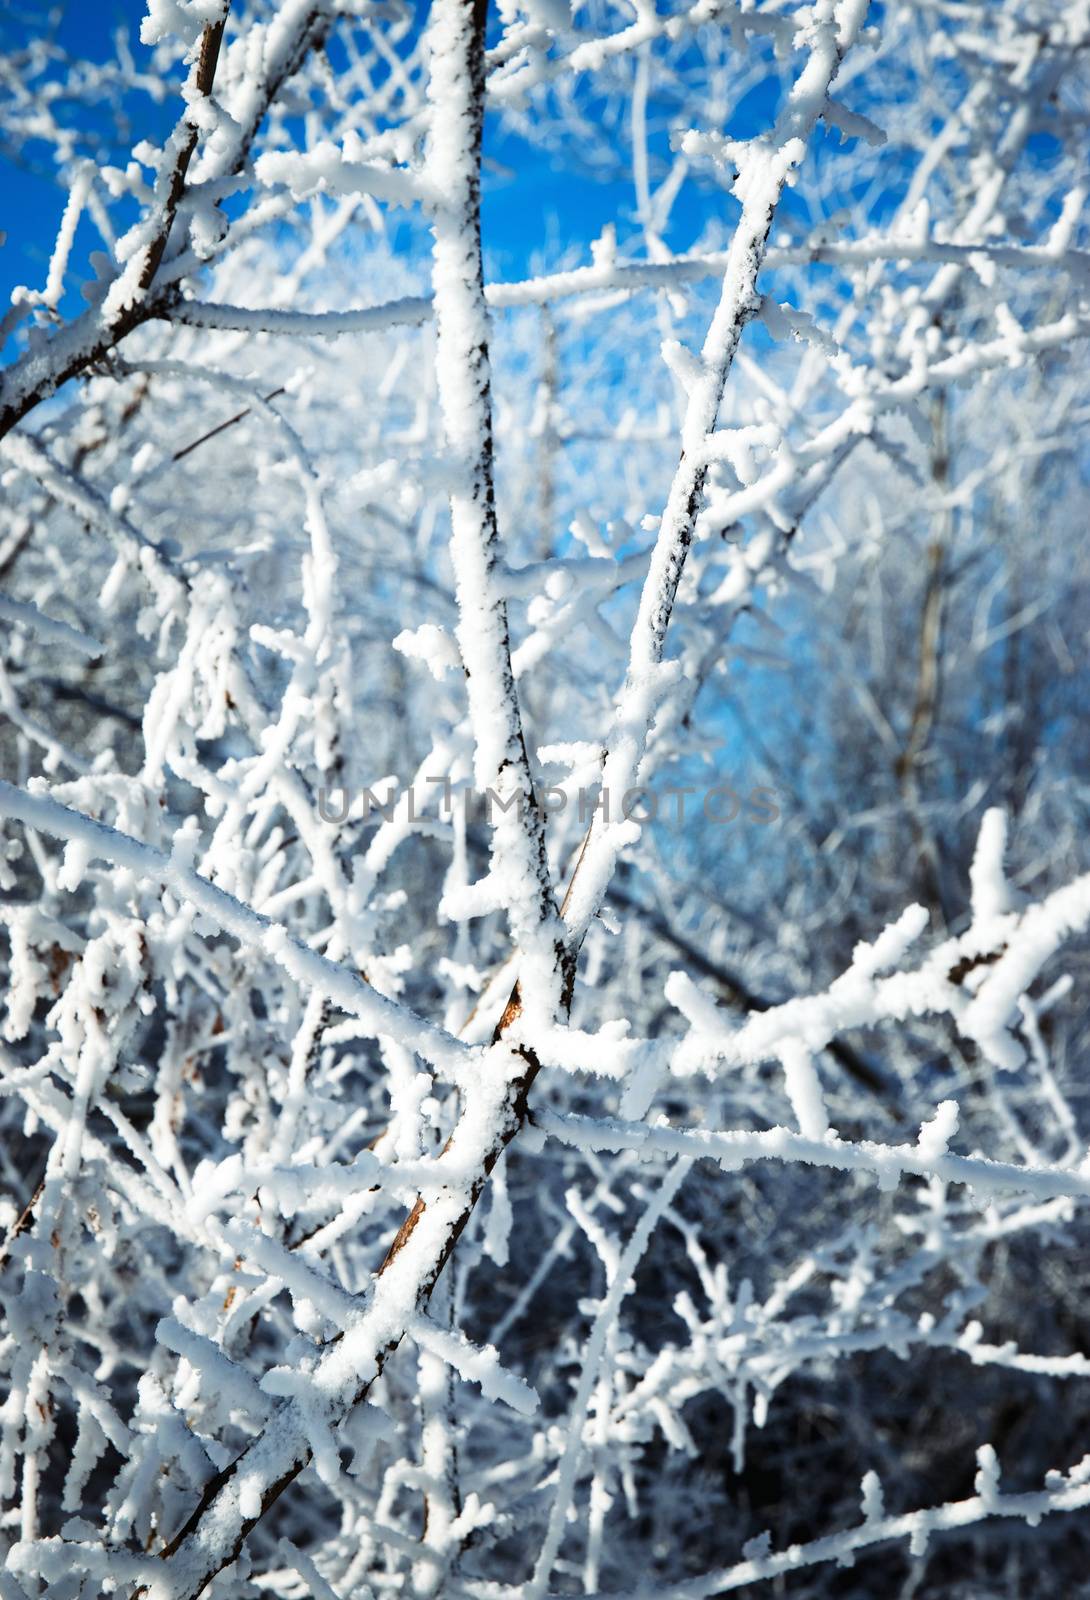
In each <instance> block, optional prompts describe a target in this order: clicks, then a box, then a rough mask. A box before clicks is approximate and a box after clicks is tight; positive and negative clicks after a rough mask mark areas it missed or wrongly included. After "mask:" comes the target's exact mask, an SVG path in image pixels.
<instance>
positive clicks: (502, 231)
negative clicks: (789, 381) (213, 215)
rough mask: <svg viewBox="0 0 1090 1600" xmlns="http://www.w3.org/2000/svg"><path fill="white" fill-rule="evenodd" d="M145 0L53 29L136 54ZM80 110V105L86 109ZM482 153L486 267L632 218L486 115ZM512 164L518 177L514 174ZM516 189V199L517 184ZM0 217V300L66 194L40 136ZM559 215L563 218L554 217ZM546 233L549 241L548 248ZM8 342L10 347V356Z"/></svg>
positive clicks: (6, 165) (168, 109)
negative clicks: (126, 44)
mask: <svg viewBox="0 0 1090 1600" xmlns="http://www.w3.org/2000/svg"><path fill="white" fill-rule="evenodd" d="M144 12H145V4H144V0H81V3H75V0H70V3H69V4H67V5H66V6H65V7H64V9H63V12H62V13H61V14H60V20H59V23H58V25H57V29H56V36H57V38H58V40H59V42H60V43H61V44H62V45H63V46H64V47H65V48H66V49H67V50H68V51H70V52H71V53H72V54H73V55H75V56H78V57H82V58H86V59H90V60H93V61H105V60H107V59H110V58H112V57H113V54H114V49H113V38H114V34H115V32H116V30H117V29H118V28H119V27H123V28H124V29H125V30H126V32H127V34H128V37H129V40H130V42H131V47H132V50H133V53H134V56H135V57H136V59H137V61H138V62H139V60H140V56H141V54H143V53H144V47H143V46H142V45H141V44H140V42H139V28H140V20H141V18H142V16H143V15H144ZM48 14H49V8H47V6H46V4H45V0H29V4H28V5H27V6H26V7H25V8H24V9H23V10H22V12H21V16H22V18H23V20H22V21H21V22H20V20H19V17H18V15H17V14H16V12H15V11H14V10H12V11H9V12H8V14H7V17H6V19H4V20H3V21H0V38H4V37H6V39H7V40H8V41H9V42H11V41H13V40H14V41H16V42H17V41H18V40H19V37H20V35H22V36H23V37H25V36H26V34H27V33H28V32H30V31H31V30H32V31H33V32H35V33H38V32H40V31H43V30H44V29H45V28H46V27H47V26H48V21H47V18H48ZM177 108H178V102H177V100H176V98H175V97H174V96H173V95H172V94H169V93H168V94H167V95H166V96H165V97H164V100H163V103H162V104H160V105H156V104H154V103H153V102H152V101H150V100H149V99H148V97H147V96H144V95H141V96H139V97H136V96H134V97H133V98H132V103H131V107H130V108H129V109H130V110H131V113H132V117H133V137H134V139H136V138H140V137H148V138H151V139H153V140H155V141H158V140H160V139H162V138H163V137H164V136H165V135H166V133H167V132H168V130H169V129H170V127H171V126H172V124H173V121H174V118H175V116H176V114H177ZM84 115H85V113H84ZM569 154H570V153H569ZM486 155H487V156H488V157H489V160H488V163H487V166H486V171H485V182H484V209H483V228H484V237H485V249H486V255H487V257H488V266H489V271H490V275H492V276H496V277H503V278H508V277H518V276H520V275H522V274H524V273H525V272H526V271H527V270H529V269H530V268H531V265H532V264H533V263H534V261H535V259H536V260H540V259H541V257H542V255H543V254H544V255H547V256H555V243H556V241H557V240H558V239H563V240H564V241H565V243H567V244H574V245H576V246H582V247H583V249H584V252H585V251H586V248H587V247H588V246H589V244H590V242H591V241H592V240H593V239H595V238H597V237H598V235H599V234H600V233H601V231H602V228H603V226H604V225H605V224H606V223H608V222H610V221H614V220H617V221H619V223H620V226H621V231H622V233H623V231H624V228H625V225H626V221H627V222H631V224H632V225H633V226H634V225H635V216H634V213H635V195H634V193H633V191H632V188H631V186H630V185H629V184H627V183H622V182H618V181H616V180H607V181H601V180H599V179H596V178H593V177H591V176H589V175H586V174H581V173H580V172H579V171H578V170H576V169H575V167H574V165H573V163H572V161H571V160H566V161H565V162H564V167H563V171H560V170H558V169H557V167H555V166H554V165H553V163H552V162H551V161H550V160H549V158H548V157H547V156H545V155H543V154H542V153H541V152H540V151H538V150H533V149H531V147H530V146H529V145H527V144H526V143H525V142H523V141H522V140H520V139H519V138H518V137H517V136H515V135H512V134H505V135H500V133H499V130H498V128H496V127H495V126H494V125H493V124H492V123H490V125H489V130H488V143H487V145H486ZM516 174H517V184H516V182H515V177H516ZM516 189H517V195H518V199H517V203H515V193H516ZM0 194H2V197H3V206H2V213H3V215H2V220H0V227H2V228H3V229H4V230H5V231H6V233H7V242H6V244H5V245H4V247H3V248H2V249H0V306H6V305H7V304H8V302H9V299H10V295H11V291H12V289H13V288H15V287H16V285H18V284H27V285H29V286H31V287H40V286H41V285H42V284H43V283H44V281H45V275H46V271H47V268H48V262H49V256H50V252H51V249H52V245H53V239H54V236H55V233H56V229H57V224H58V222H59V220H60V216H61V213H62V210H63V208H64V202H65V190H64V187H63V185H62V183H61V182H60V180H59V177H58V175H57V174H56V173H55V172H54V171H53V169H52V154H51V152H50V151H49V150H47V149H46V147H45V146H44V145H39V146H37V147H34V146H33V145H32V146H30V147H29V148H28V149H27V150H26V151H25V152H23V153H22V155H21V156H20V159H19V160H18V161H13V160H12V159H11V157H10V155H8V154H7V153H6V152H5V151H4V150H3V149H2V148H0ZM706 204H707V196H705V197H704V198H703V203H702V201H701V197H700V196H699V195H698V194H697V193H696V192H695V191H694V189H693V187H692V186H691V185H686V186H684V187H683V190H682V193H681V196H680V197H679V200H678V203H677V206H676V207H675V212H674V215H673V217H672V228H671V235H670V242H671V244H672V246H673V247H674V248H675V249H685V248H687V247H688V246H689V245H690V244H691V243H692V242H693V240H694V239H695V238H696V236H697V235H698V234H699V232H700V229H701V226H702V223H703V221H704V217H705V215H706ZM561 219H562V222H561ZM550 242H552V243H553V249H550V248H549V246H550ZM100 248H101V241H100V239H99V238H98V235H97V232H96V231H95V229H94V227H93V226H92V224H91V223H90V222H88V221H87V220H86V219H85V220H84V221H83V222H82V223H81V226H80V230H79V232H78V234H77V237H76V246H75V249H74V250H73V254H72V262H71V269H70V274H69V280H70V281H69V286H68V290H67V293H66V296H65V299H64V300H63V302H62V304H61V311H62V313H63V314H64V315H66V316H70V315H73V314H74V313H77V312H78V311H79V310H81V309H82V301H81V300H80V297H79V294H78V285H79V283H80V282H82V281H84V280H85V279H86V278H87V277H88V276H89V275H90V269H89V267H88V265H87V258H88V254H89V252H90V251H92V250H96V249H100ZM10 356H11V352H10V351H9V352H8V359H10Z"/></svg>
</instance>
